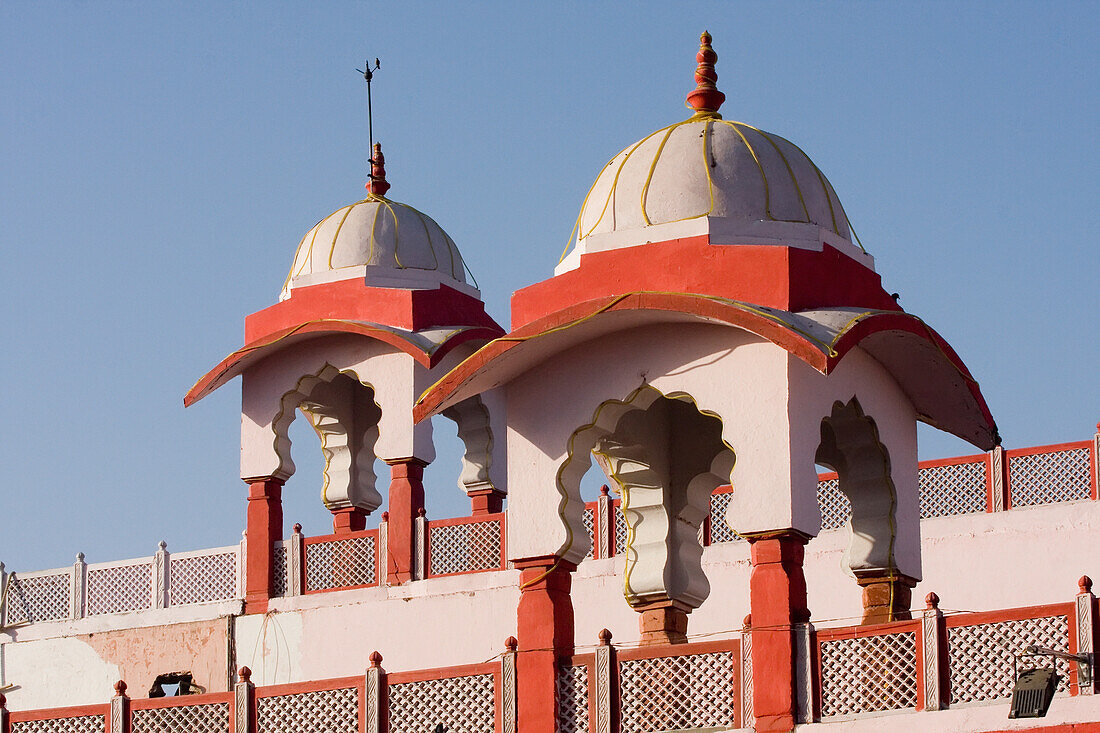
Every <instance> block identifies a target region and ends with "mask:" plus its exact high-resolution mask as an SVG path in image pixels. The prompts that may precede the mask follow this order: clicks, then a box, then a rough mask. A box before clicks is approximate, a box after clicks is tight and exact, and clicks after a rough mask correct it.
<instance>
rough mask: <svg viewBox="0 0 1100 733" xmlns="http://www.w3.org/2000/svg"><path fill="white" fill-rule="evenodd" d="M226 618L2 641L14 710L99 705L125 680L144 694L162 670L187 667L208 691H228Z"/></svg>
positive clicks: (6, 681) (0, 647) (132, 689)
mask: <svg viewBox="0 0 1100 733" xmlns="http://www.w3.org/2000/svg"><path fill="white" fill-rule="evenodd" d="M230 623H232V621H231V620H230V619H229V618H226V617H222V618H217V619H211V620H207V621H196V622H191V623H184V624H171V625H164V626H148V627H143V628H133V629H116V630H112V631H104V632H102V633H94V634H81V635H78V636H70V637H66V638H54V639H38V640H34V641H24V642H19V643H11V642H9V643H5V644H2V645H0V659H2V666H3V675H4V676H3V682H4V684H13V685H15V688H13V689H12V690H11V691H9V692H8V693H6V694H7V697H8V707H9V708H10V709H11V710H33V709H37V708H50V707H60V706H68V705H97V704H102V703H105V702H107V701H108V700H110V698H111V696H112V695H113V694H114V684H115V682H117V681H118V680H120V679H123V680H126V682H127V684H128V685H129V686H130V694H131V696H132V697H145V696H146V695H147V694H148V690H149V688H150V687H151V686H152V684H153V680H154V679H155V678H156V676H157V675H159V674H164V673H166V672H180V671H185V670H189V671H191V672H192V673H193V674H194V676H195V683H196V684H199V685H201V686H202V687H204V688H206V690H207V691H208V692H225V691H227V690H228V689H229V664H230V662H229V636H230V635H229V624H230Z"/></svg>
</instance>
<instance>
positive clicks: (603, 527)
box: [593, 484, 611, 558]
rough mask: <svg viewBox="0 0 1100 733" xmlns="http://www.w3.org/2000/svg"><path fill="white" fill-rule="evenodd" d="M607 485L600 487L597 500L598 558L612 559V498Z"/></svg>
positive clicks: (596, 554)
mask: <svg viewBox="0 0 1100 733" xmlns="http://www.w3.org/2000/svg"><path fill="white" fill-rule="evenodd" d="M608 491H609V489H608V488H607V484H604V485H603V486H601V487H600V498H599V499H597V500H596V537H595V538H593V539H594V540H595V543H596V548H595V550H596V551H595V553H594V554H595V556H596V557H601V558H603V557H611V496H610V495H609V494H608Z"/></svg>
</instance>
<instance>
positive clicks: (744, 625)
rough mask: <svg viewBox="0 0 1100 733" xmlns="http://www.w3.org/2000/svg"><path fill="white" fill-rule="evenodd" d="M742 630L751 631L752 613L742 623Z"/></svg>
mask: <svg viewBox="0 0 1100 733" xmlns="http://www.w3.org/2000/svg"><path fill="white" fill-rule="evenodd" d="M741 628H743V629H751V628H752V614H751V613H750V614H749V615H747V616H745V619H744V620H743V621H742V622H741Z"/></svg>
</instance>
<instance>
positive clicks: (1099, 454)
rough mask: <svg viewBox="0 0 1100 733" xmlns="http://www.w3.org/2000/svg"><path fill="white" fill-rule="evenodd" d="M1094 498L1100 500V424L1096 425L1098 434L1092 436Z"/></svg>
mask: <svg viewBox="0 0 1100 733" xmlns="http://www.w3.org/2000/svg"><path fill="white" fill-rule="evenodd" d="M1092 498H1093V500H1094V501H1095V500H1096V499H1100V422H1098V423H1096V434H1095V435H1093V436H1092Z"/></svg>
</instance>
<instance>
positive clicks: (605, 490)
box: [600, 484, 611, 496]
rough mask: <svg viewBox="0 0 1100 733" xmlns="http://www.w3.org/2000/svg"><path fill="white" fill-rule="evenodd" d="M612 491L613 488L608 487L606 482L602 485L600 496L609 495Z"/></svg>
mask: <svg viewBox="0 0 1100 733" xmlns="http://www.w3.org/2000/svg"><path fill="white" fill-rule="evenodd" d="M610 491H611V489H609V488H608V486H607V484H604V485H603V486H601V487H600V496H607V495H608V493H610Z"/></svg>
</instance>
